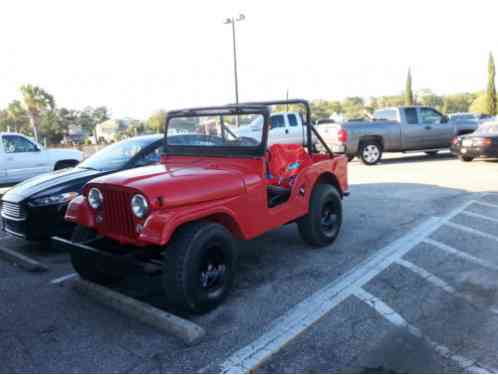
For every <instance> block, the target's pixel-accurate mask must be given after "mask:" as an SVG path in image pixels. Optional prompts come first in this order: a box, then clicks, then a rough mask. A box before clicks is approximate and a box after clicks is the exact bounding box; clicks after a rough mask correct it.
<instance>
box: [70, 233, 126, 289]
mask: <svg viewBox="0 0 498 375" xmlns="http://www.w3.org/2000/svg"><path fill="white" fill-rule="evenodd" d="M94 238H95V231H94V230H92V229H90V228H87V227H84V226H82V225H78V226H76V228H74V231H73V234H72V237H71V241H73V242H75V243H85V242H88V241H90V240H92V239H94ZM70 256H71V263H72V265H73V268H74V269H75V271H76V272H77V273H78V274H79V275H80V276H81V278H82V279H85V280H88V281H92V282H94V283H97V284H102V285H109V284H113V283H115V282H118V281H120V280H122V279H123V278H124V274H123V273H122V272H119V270H118V269H114V268H112V267H111V266H110V265H109V263H106V262H100V261H99V259H97V258H96V257H95V256H93V255H92V254H87V253H85V252H83V251H78V250H73V251H71V254H70Z"/></svg>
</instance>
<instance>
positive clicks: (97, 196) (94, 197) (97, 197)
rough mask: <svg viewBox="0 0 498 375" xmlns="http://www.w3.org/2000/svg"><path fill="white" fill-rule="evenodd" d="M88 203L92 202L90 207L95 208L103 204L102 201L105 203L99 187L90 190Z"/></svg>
mask: <svg viewBox="0 0 498 375" xmlns="http://www.w3.org/2000/svg"><path fill="white" fill-rule="evenodd" d="M88 203H89V204H90V207H92V208H93V209H95V210H96V209H98V208H100V207H101V206H102V203H104V196H103V195H102V193H101V192H100V190H99V189H97V188H91V189H90V191H89V192H88Z"/></svg>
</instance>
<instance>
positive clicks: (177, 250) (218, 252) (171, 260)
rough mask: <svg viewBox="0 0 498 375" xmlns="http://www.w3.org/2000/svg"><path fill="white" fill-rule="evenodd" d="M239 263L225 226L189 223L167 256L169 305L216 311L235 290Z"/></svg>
mask: <svg viewBox="0 0 498 375" xmlns="http://www.w3.org/2000/svg"><path fill="white" fill-rule="evenodd" d="M236 264H237V251H236V249H235V242H234V239H233V237H232V235H231V233H230V232H229V231H228V230H227V229H226V228H225V227H224V226H223V225H221V224H218V223H212V222H207V221H199V222H194V223H190V224H186V225H185V226H183V227H182V228H180V229H179V230H178V231H177V233H175V235H174V237H173V240H172V242H171V244H170V245H168V247H167V248H166V251H165V253H164V265H163V287H164V291H165V294H166V302H167V303H168V304H170V305H171V306H175V307H177V308H179V309H181V310H184V311H188V312H192V313H204V312H207V311H209V310H212V309H214V308H215V307H217V306H218V305H219V304H220V303H221V302H222V301H223V300H224V299H225V298H226V297H227V296H228V294H229V292H230V290H231V289H232V286H233V281H234V277H235V267H236Z"/></svg>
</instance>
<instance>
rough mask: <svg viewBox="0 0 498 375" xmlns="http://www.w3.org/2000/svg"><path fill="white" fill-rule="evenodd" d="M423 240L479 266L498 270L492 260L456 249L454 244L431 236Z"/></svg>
mask: <svg viewBox="0 0 498 375" xmlns="http://www.w3.org/2000/svg"><path fill="white" fill-rule="evenodd" d="M423 242H425V243H427V244H429V245H431V246H434V247H437V248H438V249H440V250H442V251H445V252H447V253H449V254H452V255H455V256H457V257H460V258H462V259H465V260H468V261H470V262H472V263H475V264H477V265H479V266H482V267H484V268H488V269H491V270H494V271H498V266H497V265H495V264H493V263H491V262H488V261H486V260H483V259H481V258H478V257H475V256H473V255H470V254H468V253H466V252H464V251H460V250H458V249H455V248H454V247H453V246H449V245H446V244H444V243H442V242H439V241H436V240H433V239H431V238H427V239H425V240H424V241H423Z"/></svg>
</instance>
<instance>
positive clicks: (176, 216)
mask: <svg viewBox="0 0 498 375" xmlns="http://www.w3.org/2000/svg"><path fill="white" fill-rule="evenodd" d="M218 215H223V216H225V217H229V218H230V219H231V222H232V223H235V225H234V226H236V229H233V228H229V229H230V230H235V231H237V232H239V233H243V231H242V230H241V228H240V226H239V225H238V223H239V222H240V221H239V220H238V217H237V215H236V214H235V212H233V211H232V210H230V209H229V208H227V207H219V206H218V207H205V208H201V209H200V208H199V207H198V206H196V207H195V208H182V209H179V210H172V211H166V210H163V211H157V212H155V213H153V214H151V215H150V216H149V217H148V218H147V220H146V221H145V223H144V228H143V230H142V233H140V235H139V240H140V241H143V242H145V243H149V244H153V245H159V246H163V245H165V244H166V243H168V241H169V240H170V239H171V237H172V236H173V233H174V232H175V231H176V230H177V228H179V227H180V226H181V225H183V224H186V223H188V222H191V221H196V220H202V219H205V218H208V217H213V216H218Z"/></svg>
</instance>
